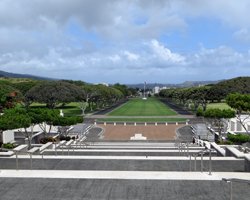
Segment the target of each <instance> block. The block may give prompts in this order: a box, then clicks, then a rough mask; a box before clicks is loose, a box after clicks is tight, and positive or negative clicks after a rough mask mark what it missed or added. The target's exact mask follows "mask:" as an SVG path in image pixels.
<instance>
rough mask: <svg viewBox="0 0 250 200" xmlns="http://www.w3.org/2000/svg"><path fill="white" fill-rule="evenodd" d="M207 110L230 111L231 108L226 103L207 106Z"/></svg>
mask: <svg viewBox="0 0 250 200" xmlns="http://www.w3.org/2000/svg"><path fill="white" fill-rule="evenodd" d="M207 108H219V109H222V110H223V109H229V108H231V107H230V106H229V105H228V104H226V103H209V104H208V105H207Z"/></svg>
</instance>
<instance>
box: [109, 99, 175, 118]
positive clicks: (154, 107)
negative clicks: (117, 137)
mask: <svg viewBox="0 0 250 200" xmlns="http://www.w3.org/2000/svg"><path fill="white" fill-rule="evenodd" d="M108 115H109V116H169V115H176V112H174V111H173V110H171V109H170V108H169V107H167V106H166V105H165V104H164V103H162V102H160V101H159V100H158V99H156V98H148V99H147V100H142V99H139V98H137V99H131V100H129V101H128V102H127V103H125V104H124V105H123V106H121V107H119V108H117V109H115V110H114V111H112V112H111V113H109V114H108Z"/></svg>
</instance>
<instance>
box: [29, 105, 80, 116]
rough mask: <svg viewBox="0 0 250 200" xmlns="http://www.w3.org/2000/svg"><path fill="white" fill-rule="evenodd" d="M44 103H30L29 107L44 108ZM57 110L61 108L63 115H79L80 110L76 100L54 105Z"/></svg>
mask: <svg viewBox="0 0 250 200" xmlns="http://www.w3.org/2000/svg"><path fill="white" fill-rule="evenodd" d="M45 106H46V105H45V104H41V103H32V104H31V107H33V108H44V107H45ZM56 109H58V110H63V113H64V115H65V116H76V115H81V113H82V112H81V110H80V108H79V107H78V103H77V102H71V103H68V104H66V105H65V106H64V107H56Z"/></svg>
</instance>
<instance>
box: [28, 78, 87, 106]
mask: <svg viewBox="0 0 250 200" xmlns="http://www.w3.org/2000/svg"><path fill="white" fill-rule="evenodd" d="M83 96H84V93H83V91H82V90H81V88H80V87H79V86H76V85H74V84H70V83H67V82H64V81H46V82H42V83H41V84H39V85H36V86H34V87H33V88H31V89H30V90H29V91H28V92H27V93H26V95H25V99H26V102H28V104H30V103H32V102H39V103H45V104H46V105H47V107H48V108H55V106H56V105H57V104H59V103H70V102H72V101H79V100H80V99H82V98H83Z"/></svg>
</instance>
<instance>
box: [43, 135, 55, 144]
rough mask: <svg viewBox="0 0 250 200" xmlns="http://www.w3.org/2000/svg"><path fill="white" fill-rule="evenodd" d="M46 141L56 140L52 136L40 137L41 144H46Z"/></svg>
mask: <svg viewBox="0 0 250 200" xmlns="http://www.w3.org/2000/svg"><path fill="white" fill-rule="evenodd" d="M47 142H56V139H55V138H53V137H44V138H41V139H40V143H41V144H46V143H47Z"/></svg>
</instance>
